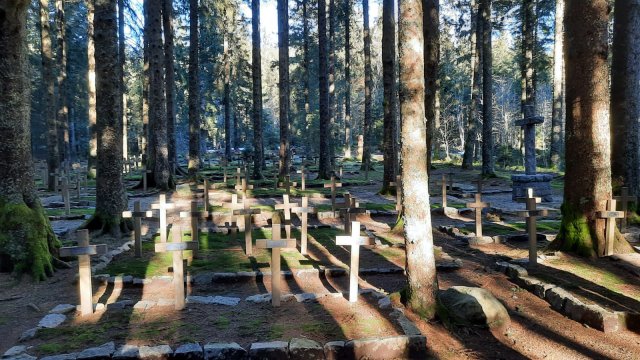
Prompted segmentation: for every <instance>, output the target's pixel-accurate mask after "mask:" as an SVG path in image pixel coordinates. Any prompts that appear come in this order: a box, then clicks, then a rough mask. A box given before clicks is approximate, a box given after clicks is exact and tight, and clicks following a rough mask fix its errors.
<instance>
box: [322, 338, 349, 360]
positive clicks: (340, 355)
mask: <svg viewBox="0 0 640 360" xmlns="http://www.w3.org/2000/svg"><path fill="white" fill-rule="evenodd" d="M323 350H324V357H325V359H326V360H341V359H346V358H348V357H347V356H346V355H347V354H346V351H345V349H344V341H331V342H328V343H326V344H324V348H323Z"/></svg>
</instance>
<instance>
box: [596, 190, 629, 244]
mask: <svg viewBox="0 0 640 360" xmlns="http://www.w3.org/2000/svg"><path fill="white" fill-rule="evenodd" d="M597 216H598V218H600V219H605V221H606V225H605V246H604V252H603V255H604V256H611V255H613V254H614V250H613V244H614V243H615V239H616V219H623V218H624V216H625V213H624V212H623V211H616V200H615V199H611V200H607V211H599V212H598V213H597Z"/></svg>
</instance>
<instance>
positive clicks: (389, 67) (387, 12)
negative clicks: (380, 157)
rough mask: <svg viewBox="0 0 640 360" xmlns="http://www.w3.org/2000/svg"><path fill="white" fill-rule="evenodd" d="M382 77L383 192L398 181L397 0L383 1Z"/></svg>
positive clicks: (387, 190)
mask: <svg viewBox="0 0 640 360" xmlns="http://www.w3.org/2000/svg"><path fill="white" fill-rule="evenodd" d="M382 6H383V8H382V78H383V85H384V176H383V179H382V190H381V191H380V192H381V193H382V194H386V193H388V192H389V183H390V182H395V181H396V168H395V166H396V156H397V154H398V152H397V149H396V147H395V144H396V141H395V139H396V129H397V126H396V121H397V116H396V99H397V97H396V22H395V10H394V7H395V1H394V0H384V2H383V3H382Z"/></svg>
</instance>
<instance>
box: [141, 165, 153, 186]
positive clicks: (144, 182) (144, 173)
mask: <svg viewBox="0 0 640 360" xmlns="http://www.w3.org/2000/svg"><path fill="white" fill-rule="evenodd" d="M140 173H141V174H142V190H144V191H145V192H146V191H147V181H148V180H147V174H151V173H153V171H151V170H147V166H146V165H144V166H142V167H141V168H140Z"/></svg>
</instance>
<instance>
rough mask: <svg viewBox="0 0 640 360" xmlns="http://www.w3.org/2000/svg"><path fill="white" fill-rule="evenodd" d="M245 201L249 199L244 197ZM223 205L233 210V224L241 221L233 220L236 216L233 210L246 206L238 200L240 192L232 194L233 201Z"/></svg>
mask: <svg viewBox="0 0 640 360" xmlns="http://www.w3.org/2000/svg"><path fill="white" fill-rule="evenodd" d="M244 201H247V200H246V199H244ZM222 207H223V208H225V209H230V210H231V220H230V221H231V224H232V225H233V224H237V223H239V221H233V217H234V215H233V211H234V210H238V209H242V208H244V206H243V205H242V204H240V203H239V202H238V194H231V202H230V203H224V204H222ZM238 219H240V217H239V216H238ZM227 229H229V230H231V229H230V228H229V227H227Z"/></svg>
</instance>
